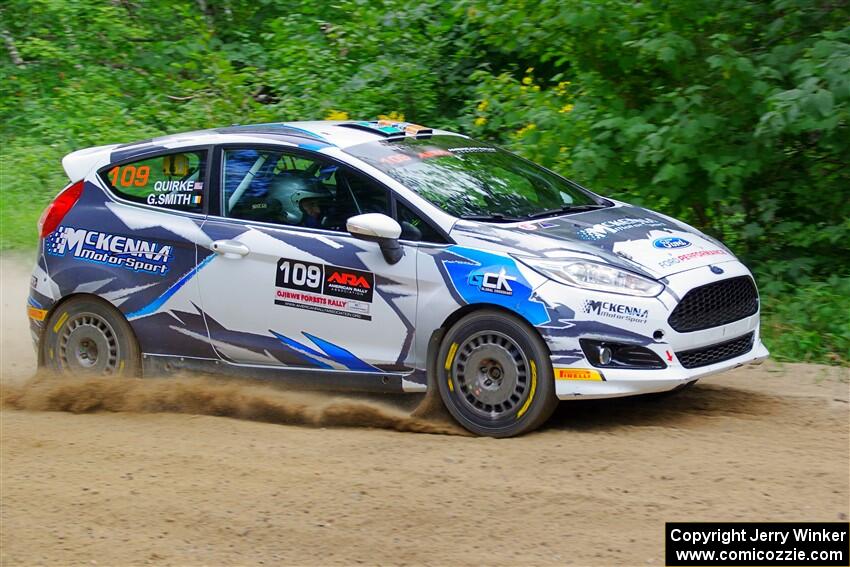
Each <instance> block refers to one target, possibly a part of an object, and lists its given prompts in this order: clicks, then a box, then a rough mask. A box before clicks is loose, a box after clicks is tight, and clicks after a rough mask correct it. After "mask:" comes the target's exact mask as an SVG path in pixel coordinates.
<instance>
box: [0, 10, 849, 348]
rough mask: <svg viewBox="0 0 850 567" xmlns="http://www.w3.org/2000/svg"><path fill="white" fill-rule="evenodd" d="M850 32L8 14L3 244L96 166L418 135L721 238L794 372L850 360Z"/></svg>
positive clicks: (4, 21) (303, 16) (759, 18)
mask: <svg viewBox="0 0 850 567" xmlns="http://www.w3.org/2000/svg"><path fill="white" fill-rule="evenodd" d="M848 22H850V10H848V8H847V5H846V3H840V2H839V3H835V2H831V1H827V0H770V1H761V0H715V1H711V2H709V1H707V0H680V1H677V2H663V1H661V0H644V1H641V2H627V1H625V0H568V1H564V0H486V1H485V0H457V1H456V2H453V3H451V4H449V3H446V2H442V1H439V0H419V1H412V0H340V1H338V2H335V3H332V4H330V3H323V2H308V1H307V0H294V1H292V2H287V3H281V2H276V1H273V0H254V1H250V2H249V1H247V0H195V1H192V0H146V1H144V2H142V1H140V0H114V1H108V2H107V1H105V0H74V1H71V0H6V1H5V2H3V3H2V4H0V35H1V36H2V40H3V42H2V45H0V49H3V48H5V54H0V123H2V125H0V139H2V144H3V146H2V156H1V157H2V160H0V191H2V193H0V195H2V199H0V248H9V247H20V246H26V245H29V244H31V243H33V242H34V241H35V238H36V235H35V227H34V224H35V219H36V218H37V216H38V212H39V211H40V210H41V208H42V207H43V206H44V205H45V204H46V203H47V202H48V201H49V199H50V198H51V197H52V196H53V195H55V193H56V192H57V191H58V190H59V189H60V188H61V187H62V186H63V185H64V184H65V181H66V180H65V179H64V177H63V175H62V172H61V168H60V166H59V161H60V159H61V157H62V156H63V155H64V154H66V153H68V152H70V151H72V150H75V149H79V148H81V147H86V146H91V145H98V144H106V143H115V142H122V141H131V140H134V139H140V138H144V137H149V136H151V135H156V134H162V133H172V132H177V131H182V130H194V129H199V128H205V127H211V126H220V125H227V124H232V123H252V122H267V121H281V120H296V119H321V118H326V117H342V116H350V117H352V118H354V117H357V118H371V117H375V116H378V115H392V116H398V115H404V116H405V118H407V119H409V120H413V121H417V122H420V123H426V124H429V125H433V126H441V127H445V128H456V129H461V130H463V131H466V132H467V133H469V134H471V135H474V136H477V137H482V138H486V139H489V140H493V141H496V142H498V143H500V144H502V145H505V146H508V147H510V148H511V149H513V150H515V151H517V152H519V153H521V154H522V155H524V156H526V157H528V158H530V159H532V160H535V161H538V162H541V163H543V164H545V165H547V166H549V167H551V168H553V169H555V170H558V171H560V172H563V173H565V174H567V175H568V176H570V177H572V178H574V179H576V180H578V181H580V182H582V183H584V184H586V185H587V186H589V187H592V188H594V189H596V190H598V191H599V192H601V193H604V194H607V195H610V196H613V197H617V198H621V199H623V200H628V201H630V202H634V203H638V204H643V205H645V206H648V207H650V208H655V209H658V210H661V211H663V212H665V213H667V214H670V215H673V216H676V217H679V218H683V219H684V220H686V221H688V222H691V223H693V224H694V225H696V226H697V227H698V228H700V229H702V230H704V231H706V232H708V233H710V234H713V235H715V236H718V237H720V238H721V239H723V240H724V242H726V243H727V244H728V245H729V246H730V247H731V248H732V249H733V250H734V251H735V252H736V253H737V254H739V255H740V256H742V258H743V259H744V260H745V261H746V262H747V263H748V264H749V265H751V266H753V267H754V268H755V269H756V271H757V272H758V274H759V278H758V279H759V282H760V286H761V288H762V292H763V297H764V304H765V312H766V313H767V318H766V323H765V329H764V330H765V335H766V337H767V338H768V340H770V341H771V344H772V345H773V347H774V350H775V354H776V355H777V356H779V357H783V356H786V357H793V358H806V357H814V359H818V360H824V359H828V360H835V361H843V362H846V361H847V360H848V356H847V329H846V320H847V319H848V317H847V316H846V314H847V313H848V312H850V309H848V302H850V300H848V297H850V293H848V284H847V281H848V279H850V190H849V189H848V188H850V171H848V164H849V163H850V126H848V122H850V26H848ZM830 278H832V279H830ZM842 314H844V316H843V317H842V316H841V315H842ZM842 321H844V322H845V323H844V324H845V326H844V327H842V326H841V324H842V323H841V322H842Z"/></svg>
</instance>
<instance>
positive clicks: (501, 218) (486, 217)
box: [458, 213, 525, 222]
mask: <svg viewBox="0 0 850 567" xmlns="http://www.w3.org/2000/svg"><path fill="white" fill-rule="evenodd" d="M458 218H460V219H463V220H471V221H483V222H520V221H522V220H525V219H521V218H518V217H506V216H505V215H503V214H502V213H487V214H481V215H461V216H459V217H458Z"/></svg>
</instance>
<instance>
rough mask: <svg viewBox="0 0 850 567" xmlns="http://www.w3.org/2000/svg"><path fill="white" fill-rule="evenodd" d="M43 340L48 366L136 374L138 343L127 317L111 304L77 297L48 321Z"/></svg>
mask: <svg viewBox="0 0 850 567" xmlns="http://www.w3.org/2000/svg"><path fill="white" fill-rule="evenodd" d="M44 334H45V336H44V340H43V341H42V345H43V346H42V348H43V353H42V354H43V360H44V363H45V366H46V367H47V368H48V369H50V370H53V371H55V372H57V373H60V374H66V375H79V374H87V375H93V376H136V375H137V374H138V373H139V369H140V367H141V363H140V355H139V345H138V343H137V342H136V337H135V335H134V334H133V330H132V329H131V328H130V325H129V323H127V320H126V319H125V318H124V316H123V315H122V314H121V313H120V312H119V311H118V310H117V309H115V308H114V307H113V306H112V305H110V304H109V303H107V302H105V301H103V300H101V299H97V298H94V297H89V296H86V297H77V298H72V299H69V300H68V301H66V302H64V303H62V304H61V305H60V306H59V307H58V308H56V309H55V310H54V311H53V314H52V315H51V316H50V318H49V319H48V321H47V327H46V328H45V331H44Z"/></svg>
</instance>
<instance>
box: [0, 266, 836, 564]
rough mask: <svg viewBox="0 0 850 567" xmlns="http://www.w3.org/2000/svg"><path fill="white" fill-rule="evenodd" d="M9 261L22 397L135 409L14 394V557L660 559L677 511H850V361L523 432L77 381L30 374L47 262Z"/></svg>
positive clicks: (715, 383) (46, 560)
mask: <svg viewBox="0 0 850 567" xmlns="http://www.w3.org/2000/svg"><path fill="white" fill-rule="evenodd" d="M0 261H2V269H3V271H2V288H0V291H2V306H3V311H2V331H3V334H2V338H1V339H0V340H2V386H3V396H4V399H6V401H7V404H8V403H13V404H14V405H17V406H18V407H29V408H63V409H74V410H77V411H89V410H95V409H98V408H100V409H104V408H105V409H110V410H122V411H111V412H99V413H98V412H96V413H84V414H74V413H69V412H67V411H63V412H58V411H33V410H20V409H12V408H10V407H9V406H8V405H7V406H6V407H4V408H3V409H2V422H1V424H2V440H0V441H2V462H0V464H2V478H0V481H2V485H1V486H0V489H1V490H2V510H1V511H0V512H1V513H2V516H1V517H0V520H2V526H0V532H2V533H0V547H1V548H2V549H1V550H0V561H2V565H60V564H61V565H78V564H79V565H144V564H156V565H224V564H228V565H236V564H239V565H254V564H264V565H353V564H434V565H446V564H452V565H480V564H491V565H496V564H514V565H516V564H522V565H615V564H625V565H645V564H647V565H658V564H662V563H663V549H664V548H663V528H664V522H665V521H676V520H695V521H698V520H702V521H710V520H775V521H790V520H823V521H835V520H846V519H847V515H848V506H850V505H849V504H848V496H849V495H850V487H849V486H848V484H849V483H850V480H849V479H848V477H849V475H850V473H848V471H850V457H848V453H850V449H848V447H850V442H849V440H848V433H849V431H848V430H850V425H848V413H849V412H848V408H850V406H848V379H849V378H850V376H848V371H847V370H846V369H843V370H842V369H836V368H829V367H822V366H815V365H803V364H795V365H783V366H779V365H777V364H768V365H765V366H763V367H760V368H756V369H746V370H738V371H735V372H731V373H729V374H726V375H724V376H721V377H718V378H715V379H713V380H711V381H710V382H707V383H705V384H700V385H698V386H697V387H696V388H693V389H691V390H690V391H687V392H684V393H682V394H681V395H679V396H674V397H671V398H668V399H664V400H645V399H633V400H621V401H609V402H589V401H585V402H580V403H570V404H561V407H560V409H559V411H558V413H557V414H556V415H555V417H554V418H553V419H552V421H551V422H550V424H549V425H548V427H546V428H545V429H544V430H542V431H540V432H538V433H535V434H532V435H528V436H526V437H523V438H519V439H507V440H493V439H477V438H471V437H464V436H458V435H446V434H425V433H414V432H410V431H411V430H414V431H421V430H428V431H430V430H435V431H447V432H451V431H453V429H452V427H451V425H450V424H446V423H442V422H439V421H423V420H415V419H411V418H409V417H406V416H405V414H404V413H403V412H402V411H400V410H397V409H392V408H387V407H385V406H384V405H383V404H379V403H374V402H363V401H361V400H348V399H342V400H340V399H337V400H336V401H329V399H328V398H327V397H321V396H318V395H312V394H293V393H286V392H280V391H276V390H271V389H267V388H262V387H257V386H244V387H243V386H241V385H237V386H234V385H220V384H209V383H205V382H202V381H197V380H179V381H176V382H173V383H172V384H174V386H173V388H174V389H176V391H179V392H182V393H180V394H179V395H178V394H175V393H174V392H175V390H174V389H172V388H171V386H169V385H168V384H165V385H164V384H163V383H161V382H159V381H151V382H150V383H149V384H148V383H144V384H141V385H137V384H134V385H132V386H114V385H113V386H109V385H107V386H103V385H102V384H101V385H97V384H94V385H92V384H79V383H72V384H69V385H68V386H67V387H66V388H64V389H61V391H60V389H57V388H54V387H53V386H51V385H50V384H47V385H45V384H44V383H40V384H35V385H29V386H23V385H22V384H25V381H26V380H27V378H28V377H29V376H30V375H31V374H32V372H33V370H34V357H33V354H32V349H31V346H30V343H29V336H28V331H27V329H26V321H25V318H24V316H23V304H24V297H25V293H26V283H27V279H26V273H27V268H26V267H25V266H24V267H22V266H21V265H20V263H19V262H17V261H10V259H9V257H8V256H7V257H5V258H2V259H0ZM51 388H52V389H51ZM10 400H12V401H11V402H10ZM205 401H206V402H209V403H208V404H207V405H206V406H205V405H204V402H205ZM210 407H212V409H210ZM162 410H169V411H182V412H188V413H183V414H177V413H147V412H157V411H162ZM204 411H207V412H208V413H216V414H218V415H232V416H237V417H242V418H244V419H233V418H229V417H214V416H210V415H192V412H198V413H203V412H204ZM357 412H360V413H357ZM341 415H342V416H344V417H343V418H340V416H341ZM351 416H355V417H354V418H352V417H351ZM358 416H359V417H358ZM355 418H357V419H355ZM358 419H361V421H360V423H365V424H368V425H373V426H378V427H382V428H383V429H379V428H364V427H353V426H352V425H356V423H358ZM256 420H260V421H256ZM267 422H271V423H267ZM281 423H290V424H291V423H299V424H304V423H307V424H313V425H312V426H306V425H281ZM316 424H344V425H348V426H346V427H339V426H336V427H326V428H322V427H318V426H316ZM399 424H401V425H399ZM395 429H402V430H406V431H403V432H399V431H396V430H395Z"/></svg>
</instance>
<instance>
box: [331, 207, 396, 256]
mask: <svg viewBox="0 0 850 567" xmlns="http://www.w3.org/2000/svg"><path fill="white" fill-rule="evenodd" d="M345 228H346V229H348V232H350V233H351V236H353V237H354V238H359V239H360V240H368V241H370V242H377V243H378V244H379V245H380V247H381V252H383V254H384V259H385V260H386V261H387V262H388V263H390V264H396V263H398V261H399V260H401V258H402V256H404V248H402V247H401V245H400V244H399V243H398V237H399V236H401V226H400V225H399V224H398V223H397V222H396V221H394V220H393V219H391V218H390V217H388V216H387V215H384V214H381V213H367V214H365V215H357V216H354V217H351V218H350V219H348V222H346V223H345Z"/></svg>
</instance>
